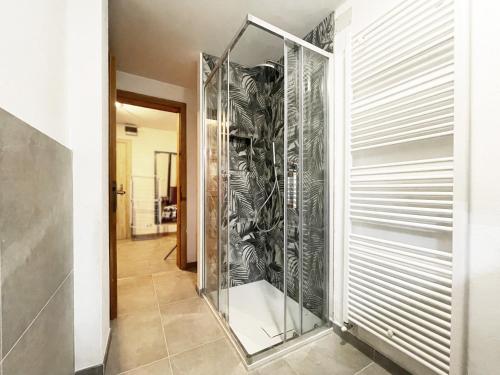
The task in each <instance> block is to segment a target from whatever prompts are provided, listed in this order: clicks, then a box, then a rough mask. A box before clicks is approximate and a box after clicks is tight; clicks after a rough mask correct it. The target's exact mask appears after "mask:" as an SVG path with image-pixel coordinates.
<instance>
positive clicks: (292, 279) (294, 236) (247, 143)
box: [203, 13, 334, 316]
mask: <svg viewBox="0 0 500 375" xmlns="http://www.w3.org/2000/svg"><path fill="white" fill-rule="evenodd" d="M333 30H334V25H333V13H332V14H331V15H329V16H328V17H327V18H326V19H325V20H323V21H322V22H321V23H320V24H319V25H318V26H317V27H316V28H315V29H314V30H312V31H311V32H310V33H309V34H308V35H307V36H306V37H305V38H304V39H305V40H307V41H309V42H310V43H312V44H315V45H316V46H318V47H321V48H324V49H326V50H327V51H329V52H332V51H333ZM217 60H218V59H217V58H216V57H214V56H211V55H207V54H204V55H203V74H204V78H205V79H206V78H207V77H208V75H209V74H210V72H211V70H212V69H213V68H214V66H215V65H216V63H217ZM226 65H227V64H226ZM297 66H298V64H297V53H296V51H294V50H293V49H290V50H289V54H288V82H287V83H288V92H287V93H285V92H284V81H283V71H279V72H278V74H276V73H273V74H271V73H270V72H269V71H264V70H263V69H262V68H258V67H257V68H247V67H243V66H241V65H238V64H235V63H231V64H230V66H229V72H228V74H227V75H226V74H225V72H224V71H223V72H222V77H223V79H228V80H229V103H227V104H228V109H229V112H228V113H229V116H230V118H229V122H228V123H229V136H228V138H229V144H228V150H229V155H227V156H228V159H227V162H226V159H224V151H222V158H223V159H224V160H223V161H222V164H223V169H224V166H227V167H226V169H228V171H226V172H229V174H230V183H229V190H226V188H225V187H224V186H221V187H219V189H220V191H221V192H222V195H220V199H222V200H223V202H221V203H222V212H221V214H222V215H223V216H226V217H227V215H229V226H227V220H226V221H225V219H224V218H223V219H222V220H221V230H222V231H224V230H226V229H227V228H229V233H228V234H229V236H228V237H229V244H228V245H227V244H226V240H224V242H223V243H222V244H221V246H222V248H221V251H220V253H221V255H220V256H221V263H222V264H221V277H222V280H221V286H222V287H223V288H226V287H227V280H229V283H230V285H229V286H235V285H241V284H246V283H249V282H254V281H258V280H262V279H264V280H267V281H269V282H270V283H271V284H273V285H274V286H275V287H277V288H279V289H280V290H283V287H284V285H283V280H284V277H283V276H284V265H283V259H284V258H283V257H284V251H283V246H284V243H283V232H284V227H283V209H284V207H283V191H284V189H283V188H284V183H285V180H284V177H285V176H289V174H288V173H287V172H285V165H284V162H283V145H284V142H283V141H284V138H283V136H284V132H283V126H284V120H283V117H284V108H283V106H284V97H285V95H287V97H288V150H287V151H288V152H287V154H288V159H287V164H288V165H287V166H286V170H287V171H288V170H289V167H290V166H293V165H297V164H298V163H299V160H298V159H299V132H300V131H303V150H302V151H301V152H302V156H303V160H302V165H303V173H302V175H303V181H299V183H300V184H302V187H303V192H304V194H303V197H302V198H303V199H302V203H301V202H298V204H297V205H296V206H295V207H287V208H286V209H287V218H288V220H287V221H288V225H287V226H288V228H286V235H287V239H288V251H287V253H288V258H287V267H286V272H287V291H288V295H289V296H290V297H292V298H293V299H295V300H296V301H299V293H300V289H301V288H300V279H301V277H300V276H301V272H302V299H303V303H304V307H306V308H307V309H308V310H310V311H312V312H314V313H315V314H317V315H318V316H323V315H324V313H325V309H326V308H327V307H326V305H327V303H326V302H327V288H326V279H327V277H328V268H327V254H326V247H325V236H326V229H327V228H325V221H324V219H325V214H326V212H325V207H326V205H325V203H326V202H325V192H326V191H325V181H326V176H325V168H326V164H325V163H326V143H325V142H326V141H325V138H326V134H327V133H326V129H325V125H326V121H325V103H324V94H325V90H326V87H325V82H324V69H325V65H324V60H322V59H317V58H315V56H306V55H304V79H305V82H306V84H305V89H306V90H307V91H306V92H305V95H304V99H305V100H304V108H302V118H303V124H304V126H303V129H300V128H299V126H298V124H299V112H300V111H299V106H298V95H299V81H298V79H299V75H298V70H297ZM266 74H268V75H267V76H266ZM226 84H227V83H226ZM223 87H227V86H225V85H223ZM226 98H227V96H226ZM223 107H224V105H223ZM224 112H225V111H224ZM273 142H274V144H275V148H276V159H277V168H276V171H277V175H278V181H279V189H280V192H281V200H279V199H278V194H277V193H276V191H274V194H273V195H272V197H271V198H270V199H269V200H268V202H267V203H266V204H265V206H264V207H263V208H262V210H261V211H260V212H259V215H258V217H256V213H257V210H258V208H259V207H261V206H262V205H263V203H264V202H265V201H266V199H267V198H268V197H269V195H270V193H271V191H272V188H273V183H274V178H275V176H274V168H273V163H272V160H273V157H272V145H273ZM225 153H226V154H227V152H225ZM287 181H288V184H289V186H288V187H289V189H290V181H292V180H291V179H290V177H289V178H288V179H287ZM223 184H224V183H223ZM225 184H226V187H227V180H226V182H225ZM227 191H229V194H230V199H229V200H228V199H227V196H226V195H225V194H227ZM228 203H229V205H230V206H229V207H227V204H228ZM299 209H300V210H302V215H303V223H302V224H303V226H302V227H301V228H299V220H298V218H299ZM257 224H258V225H259V227H260V228H261V229H265V228H272V227H273V226H274V225H276V227H275V228H274V229H273V230H271V231H269V232H265V231H261V230H259V228H258V227H257ZM226 233H227V232H226ZM300 233H302V238H303V249H302V252H301V251H300V248H299V234H300ZM228 252H229V254H227V253H228ZM227 259H229V260H230V262H229V267H228V264H227ZM300 263H302V270H301V267H300ZM214 270H215V268H214ZM227 270H229V277H227V276H228V275H227V273H226V272H227ZM214 276H215V275H214ZM215 279H216V278H215Z"/></svg>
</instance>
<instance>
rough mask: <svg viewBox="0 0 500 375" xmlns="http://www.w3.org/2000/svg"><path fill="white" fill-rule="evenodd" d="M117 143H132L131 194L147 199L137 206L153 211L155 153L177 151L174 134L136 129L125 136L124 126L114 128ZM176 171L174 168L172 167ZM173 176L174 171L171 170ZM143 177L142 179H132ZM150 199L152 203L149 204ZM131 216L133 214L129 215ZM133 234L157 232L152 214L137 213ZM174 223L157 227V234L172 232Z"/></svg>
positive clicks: (150, 129) (152, 212)
mask: <svg viewBox="0 0 500 375" xmlns="http://www.w3.org/2000/svg"><path fill="white" fill-rule="evenodd" d="M116 138H117V140H120V139H124V140H129V141H130V143H131V149H132V150H131V152H132V155H131V158H132V160H131V168H132V170H131V174H132V175H131V177H133V178H134V192H135V195H136V196H135V197H131V198H133V199H137V198H138V197H139V199H140V198H142V199H148V202H139V203H138V204H139V205H140V206H142V207H144V208H149V209H152V208H153V206H152V202H153V199H154V198H155V191H154V179H153V178H152V177H153V176H154V174H155V170H154V169H155V168H154V165H155V154H154V152H155V151H167V152H177V132H175V131H168V130H161V129H154V128H146V127H139V128H138V135H137V136H133V135H127V134H126V133H125V126H124V125H120V124H119V125H118V126H117V129H116ZM173 168H175V165H174V166H173ZM172 172H173V173H174V172H175V170H174V169H173V170H172ZM134 176H143V177H134ZM149 200H150V201H151V202H149ZM131 214H132V212H131ZM135 220H136V222H135V225H136V226H137V227H136V228H135V231H134V233H135V234H138V235H140V234H150V233H156V229H157V227H156V224H155V213H154V211H151V212H144V213H142V214H136V217H135ZM175 231H176V224H165V225H162V226H161V228H160V232H162V233H163V232H175Z"/></svg>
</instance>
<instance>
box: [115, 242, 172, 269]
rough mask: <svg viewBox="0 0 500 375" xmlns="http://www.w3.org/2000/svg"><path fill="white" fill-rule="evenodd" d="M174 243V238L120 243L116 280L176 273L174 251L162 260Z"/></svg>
mask: <svg viewBox="0 0 500 375" xmlns="http://www.w3.org/2000/svg"><path fill="white" fill-rule="evenodd" d="M175 243H176V239H175V237H174V238H170V237H162V238H160V239H156V240H149V241H120V242H119V243H118V250H117V261H118V263H117V266H118V267H117V268H118V272H117V274H118V278H125V277H135V276H145V275H151V274H153V273H159V272H170V271H177V270H178V268H177V265H176V260H175V259H176V258H175V256H176V255H175V253H176V252H175V251H174V253H172V255H170V257H169V258H168V259H167V260H166V261H165V260H163V258H164V257H165V255H166V254H167V253H168V251H169V250H170V249H171V248H172V247H173V246H174V245H175Z"/></svg>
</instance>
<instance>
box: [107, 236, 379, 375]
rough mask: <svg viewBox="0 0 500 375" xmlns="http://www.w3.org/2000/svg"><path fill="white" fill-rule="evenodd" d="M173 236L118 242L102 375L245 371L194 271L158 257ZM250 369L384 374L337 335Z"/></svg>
mask: <svg viewBox="0 0 500 375" xmlns="http://www.w3.org/2000/svg"><path fill="white" fill-rule="evenodd" d="M175 241H176V239H175V236H167V237H162V238H160V239H154V240H147V241H130V240H126V241H119V242H118V318H117V319H116V320H115V321H113V323H112V329H113V336H112V340H111V345H110V349H109V355H108V362H107V368H106V375H117V374H127V375H172V374H175V375H177V374H190V375H220V374H225V375H226V374H227V375H236V374H246V373H247V372H246V370H245V368H244V366H243V364H242V363H241V362H240V360H239V358H238V356H237V353H236V352H235V351H234V349H233V346H232V345H231V344H230V342H229V340H228V339H227V337H226V336H225V334H224V332H223V331H222V329H221V328H220V327H219V324H218V323H217V321H216V319H215V318H214V317H213V316H212V313H211V312H210V310H209V308H208V306H207V305H206V303H205V301H204V300H203V299H201V298H199V297H198V295H197V293H196V289H195V285H196V273H195V272H191V271H181V270H179V269H178V268H177V266H176V265H175V252H174V253H172V255H171V256H170V257H169V259H168V260H167V261H163V257H164V256H165V254H166V251H167V249H170V248H172V246H174V245H175ZM251 374H253V375H271V374H272V375H279V374H283V375H285V374H286V375H313V374H314V375H320V374H329V375H341V374H342V375H343V374H345V375H354V374H357V375H384V374H389V372H387V371H386V370H384V369H383V368H382V367H380V366H378V365H377V364H375V363H373V362H372V360H371V359H370V358H369V357H367V356H366V355H364V354H363V353H361V352H360V351H358V350H357V349H355V348H354V347H353V346H351V345H350V344H347V343H343V342H342V341H341V339H340V338H339V337H338V336H337V335H335V334H333V333H332V334H329V335H328V336H326V337H324V338H322V339H320V340H318V341H317V342H315V343H312V344H310V345H307V346H305V347H303V348H301V349H299V350H298V351H296V352H293V353H291V354H289V355H288V356H286V357H284V358H282V359H280V360H278V361H276V362H273V363H271V364H269V365H267V366H265V367H263V368H259V369H257V370H254V371H252V372H251Z"/></svg>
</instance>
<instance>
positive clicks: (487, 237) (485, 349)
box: [468, 0, 500, 375]
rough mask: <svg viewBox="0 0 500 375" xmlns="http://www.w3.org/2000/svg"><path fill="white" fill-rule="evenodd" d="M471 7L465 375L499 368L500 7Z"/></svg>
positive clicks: (487, 3) (486, 3)
mask: <svg viewBox="0 0 500 375" xmlns="http://www.w3.org/2000/svg"><path fill="white" fill-rule="evenodd" d="M470 4H471V128H470V131H471V143H470V147H471V160H470V162H471V175H470V181H471V185H470V189H471V191H470V254H469V259H470V266H469V267H470V268H469V273H470V285H469V287H470V289H469V326H468V335H469V346H468V360H469V364H468V374H469V375H483V374H497V373H498V372H499V368H500V298H499V297H500V189H499V185H500V168H499V166H498V164H499V161H500V147H499V145H500V71H499V68H500V44H499V42H498V37H499V36H500V23H499V22H498V16H499V15H500V3H499V2H498V1H496V0H481V1H472V0H471V1H470Z"/></svg>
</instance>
